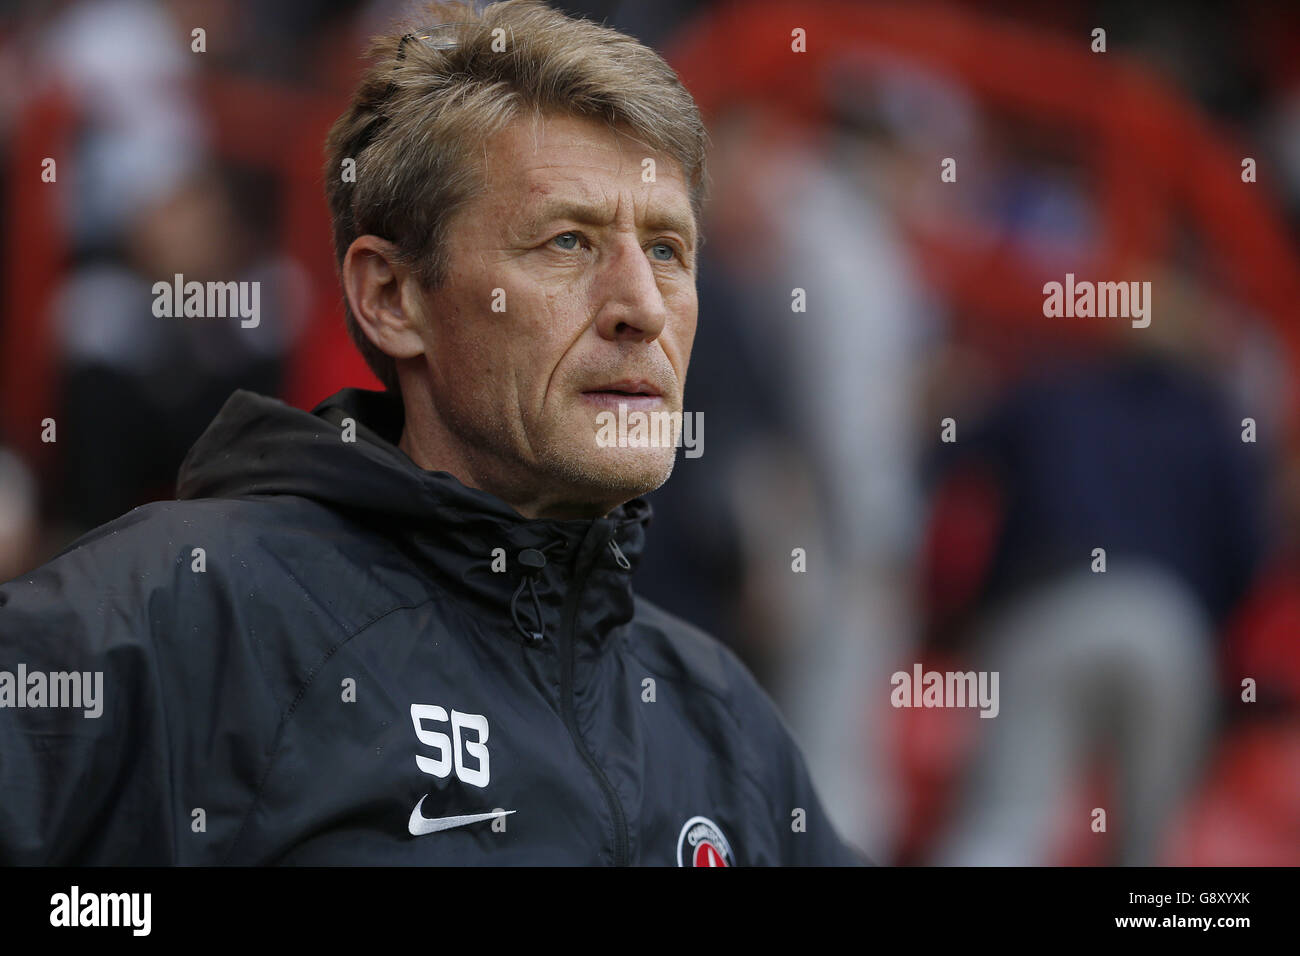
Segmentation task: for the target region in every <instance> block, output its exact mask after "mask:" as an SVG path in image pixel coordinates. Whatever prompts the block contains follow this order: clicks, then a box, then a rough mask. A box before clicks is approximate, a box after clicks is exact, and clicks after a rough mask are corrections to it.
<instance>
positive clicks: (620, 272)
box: [596, 240, 668, 342]
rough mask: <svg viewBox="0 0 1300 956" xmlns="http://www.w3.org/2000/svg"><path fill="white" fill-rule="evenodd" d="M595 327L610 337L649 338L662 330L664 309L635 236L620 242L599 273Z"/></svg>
mask: <svg viewBox="0 0 1300 956" xmlns="http://www.w3.org/2000/svg"><path fill="white" fill-rule="evenodd" d="M599 282H600V285H599V291H598V294H599V295H600V296H601V306H600V311H599V312H598V313H597V315H596V330H597V331H598V332H599V333H600V335H601V337H603V338H606V339H609V340H610V341H629V342H653V341H654V340H655V339H657V338H658V337H659V335H660V333H661V332H663V330H664V324H665V323H666V322H667V321H668V309H667V307H666V306H665V305H664V297H663V294H662V293H661V292H660V291H659V284H658V282H656V281H655V274H654V268H653V266H651V264H650V260H649V259H647V258H646V254H645V250H643V249H642V248H641V247H640V246H639V245H638V244H637V243H636V241H635V240H629V241H628V242H626V243H624V244H622V245H621V246H620V247H619V249H618V252H617V253H616V254H615V255H614V256H613V258H612V259H611V260H610V262H609V263H608V265H607V266H606V268H605V271H604V273H603V274H602V275H601V277H600V280H599Z"/></svg>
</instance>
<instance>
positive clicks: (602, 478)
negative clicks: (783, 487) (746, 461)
mask: <svg viewBox="0 0 1300 956" xmlns="http://www.w3.org/2000/svg"><path fill="white" fill-rule="evenodd" d="M647 158H648V159H652V160H654V177H653V178H654V181H653V182H646V181H643V175H642V173H643V169H647V168H648V164H645V165H643V160H645V159H647ZM645 178H646V179H648V178H650V177H649V176H648V175H647V176H646V177H645ZM486 182H487V190H486V191H485V193H484V194H483V195H482V196H480V197H478V198H476V199H475V200H473V201H472V202H471V203H470V204H469V205H467V206H466V207H465V208H464V209H463V210H461V212H460V213H458V214H457V216H456V217H455V218H454V219H453V221H452V224H451V227H450V229H449V236H448V241H449V243H450V247H449V252H450V256H449V269H448V273H447V282H446V283H445V284H444V285H443V287H441V288H439V289H435V290H431V291H430V292H429V293H427V295H426V296H425V301H424V306H423V310H422V311H423V312H424V321H423V323H422V326H421V333H420V334H421V338H422V340H423V342H424V345H425V354H424V357H423V359H424V362H425V364H426V367H427V374H428V383H429V392H430V394H431V395H432V402H433V406H434V413H433V418H434V420H435V427H436V429H437V430H438V431H439V432H442V435H441V441H442V443H444V444H449V445H451V446H452V450H453V454H452V455H451V456H450V459H449V460H452V461H456V460H457V459H460V461H461V463H462V464H461V467H462V469H463V470H465V471H467V472H468V474H458V475H457V477H459V478H461V479H462V480H465V481H467V483H469V484H473V485H474V486H476V487H481V488H486V489H487V490H489V491H492V492H493V493H495V494H497V495H498V496H499V497H502V498H504V499H505V500H506V501H508V502H510V503H511V504H514V505H515V506H516V507H517V508H519V509H520V510H521V511H523V512H524V513H525V514H528V513H533V514H548V515H553V516H569V515H593V514H605V513H607V512H608V511H609V510H610V509H612V508H614V507H616V506H617V505H619V504H621V503H622V502H624V501H627V500H628V499H630V498H632V497H635V496H636V495H638V494H643V493H645V492H647V491H652V490H654V489H655V488H657V487H659V486H660V485H661V484H663V482H664V481H665V480H667V478H668V475H669V474H670V473H671V472H672V467H673V461H674V457H675V452H676V449H675V448H674V447H672V445H665V446H662V447H647V448H641V447H617V446H614V447H602V446H601V444H600V443H598V440H597V435H598V430H599V424H600V422H601V421H602V419H598V417H597V416H598V415H599V414H600V413H601V412H613V413H615V414H616V415H617V413H618V406H619V404H620V403H625V404H626V405H627V406H628V412H629V413H630V412H635V411H640V412H649V413H653V412H678V413H680V412H681V411H682V390H683V386H684V384H685V382H686V366H687V363H688V361H689V360H690V353H691V343H692V341H693V340H694V337H695V320H696V312H697V303H696V294H695V243H696V235H695V223H694V217H693V215H692V212H691V206H690V197H689V192H688V186H687V183H686V182H685V180H684V178H683V176H682V171H681V168H680V166H679V164H678V163H676V162H675V161H674V160H672V159H671V158H669V157H668V156H666V155H664V154H661V153H655V152H653V151H650V150H649V149H648V148H646V147H645V146H643V145H640V144H638V143H637V142H636V141H635V140H632V139H630V138H628V137H626V136H624V135H622V134H618V133H615V132H613V131H611V130H609V129H608V128H606V127H604V126H601V125H599V124H597V123H594V122H590V121H586V120H582V119H577V118H573V117H550V118H547V119H544V120H542V121H540V122H537V123H534V122H533V121H531V120H528V121H516V122H514V123H512V124H511V125H510V126H509V127H507V128H506V129H504V130H503V131H502V132H501V133H499V134H497V135H496V136H495V137H493V138H491V139H489V140H488V142H487V145H486ZM633 420H634V419H633Z"/></svg>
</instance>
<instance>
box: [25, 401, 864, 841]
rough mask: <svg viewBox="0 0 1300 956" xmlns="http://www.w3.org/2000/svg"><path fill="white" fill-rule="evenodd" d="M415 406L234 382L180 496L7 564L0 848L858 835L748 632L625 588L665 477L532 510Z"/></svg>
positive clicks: (187, 465) (186, 470)
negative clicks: (596, 503) (594, 507)
mask: <svg viewBox="0 0 1300 956" xmlns="http://www.w3.org/2000/svg"><path fill="white" fill-rule="evenodd" d="M401 416H402V410H401V405H400V402H399V401H397V400H395V399H393V398H390V397H389V396H387V395H384V394H382V393H378V392H368V391H362V390H355V389H348V390H345V391H343V392H340V393H339V394H337V395H335V396H334V397H332V398H331V399H329V400H327V401H326V402H324V403H322V404H321V405H320V406H319V407H318V408H317V409H316V410H315V411H314V412H313V413H311V414H308V413H307V412H303V411H300V410H297V409H293V408H290V407H288V406H286V405H284V404H283V403H281V402H278V401H274V400H272V399H268V398H265V397H261V396H258V395H254V394H252V393H249V392H237V393H235V394H234V395H233V396H232V397H231V399H230V400H229V401H228V402H227V404H226V406H225V408H224V409H223V410H222V411H221V413H220V415H219V416H218V417H217V418H216V419H215V420H214V421H213V423H212V425H211V426H210V427H209V429H208V430H207V432H206V433H205V434H204V435H203V436H202V437H201V438H200V439H199V441H198V443H197V444H196V445H195V446H194V448H193V450H192V451H191V452H190V454H189V456H188V457H187V458H186V460H185V462H184V464H183V465H182V467H181V473H180V478H179V486H178V488H179V497H180V498H181V499H182V500H180V501H174V502H170V501H169V502H159V503H154V504H150V505H146V506H144V507H141V508H137V509H135V510H134V511H132V512H130V513H129V514H127V515H124V516H123V517H121V518H119V519H118V520H116V521H113V522H111V523H110V524H107V525H105V526H103V527H101V528H99V529H97V530H96V531H94V532H92V533H91V534H89V535H87V536H86V537H84V538H82V539H81V540H80V541H78V542H77V543H76V544H74V545H73V546H72V547H71V548H69V549H68V550H67V551H65V552H64V553H63V554H61V555H60V556H59V557H57V558H56V559H55V560H54V561H52V562H50V563H49V564H47V565H45V566H44V567H42V568H39V569H37V570H35V571H33V572H31V573H30V574H28V575H25V576H23V577H22V578H20V579H17V580H14V581H11V582H9V583H8V584H5V585H4V586H3V587H0V793H2V794H3V797H0V862H3V863H20V864H28V863H38V864H48V863H63V864H85V863H96V864H98V863H125V864H155V863H181V864H218V863H226V864H271V863H286V864H288V863H291V864H484V863H486V864H625V863H631V864H673V865H675V864H677V863H678V862H679V861H680V862H681V863H683V864H685V865H691V864H692V863H694V864H699V865H719V864H722V863H725V864H727V865H753V864H777V863H781V864H806V863H817V864H847V863H855V862H864V861H863V860H862V859H861V858H860V857H859V856H858V855H857V853H856V852H855V851H853V850H851V849H850V848H849V847H847V846H846V845H845V844H844V843H842V842H841V840H840V839H839V838H838V837H837V835H836V833H835V832H834V830H833V828H832V826H831V824H830V823H829V822H828V820H827V818H826V815H825V813H824V811H823V809H822V806H821V803H820V802H819V801H818V798H817V796H816V795H815V793H814V791H813V788H812V786H811V785H810V782H809V778H808V773H807V770H806V768H805V765H804V761H803V758H802V756H801V755H800V753H799V751H798V749H797V747H796V746H795V745H794V743H793V742H792V740H791V736H790V733H789V730H788V728H787V726H786V725H785V723H784V722H783V720H782V718H781V716H780V715H779V714H778V712H777V710H776V708H775V707H774V706H773V704H772V702H771V700H770V699H769V698H768V696H767V695H766V694H765V693H764V692H763V690H762V689H761V688H760V687H759V686H758V684H757V683H756V682H755V681H754V679H753V678H752V677H751V675H750V674H749V673H748V672H747V671H746V670H745V668H744V666H743V665H742V664H741V663H740V662H739V660H738V659H737V658H736V657H735V656H734V655H733V654H732V653H731V652H730V651H729V650H727V649H726V648H725V647H724V646H723V645H721V644H720V643H718V642H717V641H716V640H714V639H713V638H711V637H709V636H707V635H705V634H704V633H702V632H700V631H698V630H696V629H695V628H693V627H691V625H689V624H687V623H685V622H683V621H681V620H679V619H677V618H675V617H672V616H671V615H669V614H668V613H666V612H664V611H662V610H660V609H659V608H657V607H655V606H654V605H652V604H650V603H649V602H647V601H645V600H643V599H641V598H639V597H636V596H634V594H633V592H632V588H631V582H630V577H631V573H632V570H633V569H634V568H635V566H636V562H637V558H638V555H639V554H640V552H641V548H642V543H643V541H644V537H645V527H646V524H647V523H648V521H649V517H650V509H649V506H648V505H647V504H646V503H645V502H644V501H642V500H640V499H636V500H634V501H631V502H628V503H627V504H625V505H623V506H622V507H620V508H619V509H617V510H616V511H614V512H613V513H612V514H611V515H609V516H608V517H606V518H600V519H594V520H571V521H553V520H526V519H524V518H522V517H521V516H520V515H519V514H518V513H516V512H515V511H513V510H512V509H511V508H509V507H508V506H506V505H505V504H504V503H503V502H501V501H500V500H499V499H497V498H495V497H493V496H492V495H489V494H487V493H485V492H482V491H478V490H474V489H469V488H466V487H465V486H464V485H462V484H461V483H460V482H458V481H457V480H456V479H455V478H453V477H452V476H451V475H449V474H447V473H445V472H427V471H423V470H421V469H420V468H418V467H417V466H416V465H415V464H414V463H413V462H412V461H411V460H410V459H409V458H408V457H407V456H406V455H405V454H403V453H402V452H401V451H400V450H398V449H397V448H396V444H395V443H396V442H397V440H398V436H399V435H400V431H401V425H402V417H401ZM347 419H352V420H354V421H355V422H356V423H357V424H356V436H355V438H356V440H355V441H347V440H345V439H346V438H347V437H349V434H350V433H349V432H348V431H346V430H345V428H344V427H342V426H346V425H347V424H348V422H347V421H346V420H347ZM200 549H201V550H200ZM20 665H22V667H23V668H24V669H25V672H26V675H27V677H26V681H27V682H28V683H27V686H26V688H25V690H26V692H27V696H26V697H25V698H24V700H23V703H24V704H32V703H35V702H37V701H38V698H37V697H35V696H33V695H34V694H35V690H34V685H33V683H32V682H37V683H39V682H40V681H38V680H37V678H35V677H33V676H32V675H33V674H36V673H44V674H47V675H48V674H49V673H50V672H64V673H70V672H73V671H76V672H84V673H86V674H87V675H93V673H94V672H96V671H99V672H102V674H103V678H102V680H103V689H102V695H101V696H102V700H100V701H99V703H98V706H100V707H101V708H102V714H101V715H100V716H98V717H92V716H87V708H85V707H82V708H80V709H77V708H72V707H60V708H55V707H48V706H47V707H43V708H42V707H35V706H23V707H18V706H16V702H15V699H14V698H15V695H14V693H12V692H13V691H14V690H15V688H16V686H17V685H16V681H17V676H18V668H19V666H20ZM5 671H8V672H10V673H11V675H12V677H11V681H10V683H9V685H8V686H9V688H10V691H11V694H10V697H9V698H8V699H7V702H6V698H5V697H4V685H3V683H2V681H3V672H5ZM54 681H55V678H53V677H50V678H49V680H48V681H46V682H45V685H46V690H45V691H44V694H45V695H46V696H45V702H46V703H68V702H69V701H68V699H67V695H70V694H71V691H70V690H69V689H68V684H67V682H66V680H65V683H64V692H65V698H63V699H61V700H59V701H55V700H53V699H52V697H53V690H52V688H53V687H54ZM92 686H93V678H92V677H89V676H88V677H87V678H86V681H85V687H86V689H87V694H90V693H93V691H92V690H91V687H92ZM17 691H18V693H19V694H20V695H21V693H22V691H23V688H17ZM81 703H82V704H85V701H81ZM493 813H495V814H496V815H495V816H484V815H488V814H493ZM466 817H469V819H464V818H466ZM476 817H477V818H476Z"/></svg>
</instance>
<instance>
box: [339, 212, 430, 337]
mask: <svg viewBox="0 0 1300 956" xmlns="http://www.w3.org/2000/svg"><path fill="white" fill-rule="evenodd" d="M341 271H342V276H343V291H344V293H345V294H346V295H347V297H348V305H349V306H351V308H352V314H353V315H354V316H355V317H356V320H357V324H358V325H359V326H361V329H362V331H364V332H365V334H366V338H368V339H369V340H370V341H371V342H372V343H373V344H374V346H375V348H377V349H379V351H381V352H383V353H384V354H385V355H389V356H391V357H392V358H394V359H404V358H414V357H415V356H417V355H422V354H423V353H424V342H423V341H422V340H421V338H420V330H421V328H422V326H423V321H424V315H423V310H422V309H421V307H420V306H421V302H422V297H421V295H420V284H419V282H418V281H417V280H416V277H415V276H414V274H412V272H411V271H410V269H409V267H408V266H405V265H403V264H402V263H401V262H400V261H399V259H398V255H397V247H396V246H395V245H393V243H391V242H389V241H388V240H387V239H381V238H379V237H378V236H358V237H357V238H356V239H354V240H353V241H352V245H350V246H348V251H347V254H346V255H345V256H344V257H343V268H342V270H341Z"/></svg>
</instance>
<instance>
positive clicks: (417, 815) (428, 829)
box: [407, 793, 515, 836]
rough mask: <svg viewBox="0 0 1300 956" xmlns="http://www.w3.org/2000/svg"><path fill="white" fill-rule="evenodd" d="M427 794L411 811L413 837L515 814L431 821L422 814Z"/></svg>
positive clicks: (500, 812)
mask: <svg viewBox="0 0 1300 956" xmlns="http://www.w3.org/2000/svg"><path fill="white" fill-rule="evenodd" d="M428 796H429V795H428V794H427V793H426V794H425V795H424V796H423V797H421V798H420V802H419V803H417V804H416V805H415V809H414V810H412V811H411V820H410V822H409V823H408V824H407V829H409V830H410V831H411V836H423V835H424V834H426V833H437V832H438V831H439V830H450V829H451V828H452V827H463V826H466V825H467V824H470V823H478V822H479V821H481V820H492V819H495V818H496V817H504V816H507V815H508V814H511V813H514V812H515V811H513V810H494V811H493V812H491V813H467V814H465V815H463V816H459V817H437V818H436V819H433V820H430V819H429V818H428V817H426V816H425V815H424V814H422V813H421V812H420V807H422V806H424V801H425V800H426V799H428Z"/></svg>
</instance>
